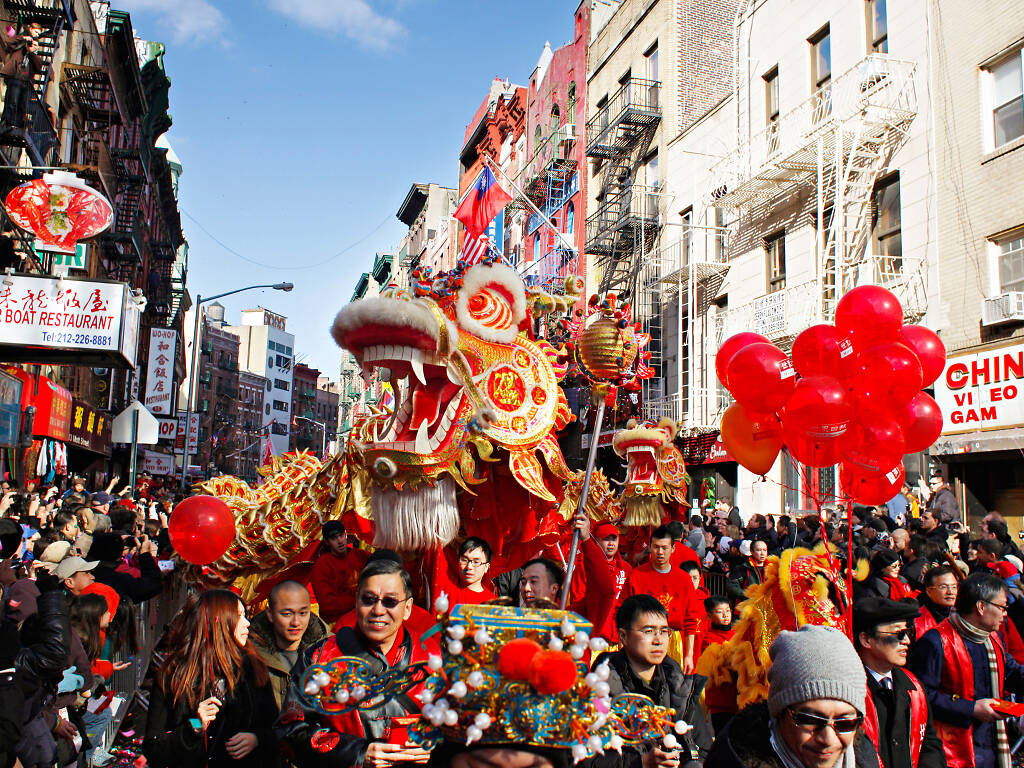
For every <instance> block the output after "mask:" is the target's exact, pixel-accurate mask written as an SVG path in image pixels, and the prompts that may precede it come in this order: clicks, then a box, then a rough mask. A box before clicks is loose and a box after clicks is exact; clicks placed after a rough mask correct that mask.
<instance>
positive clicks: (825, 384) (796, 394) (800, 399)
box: [783, 376, 854, 440]
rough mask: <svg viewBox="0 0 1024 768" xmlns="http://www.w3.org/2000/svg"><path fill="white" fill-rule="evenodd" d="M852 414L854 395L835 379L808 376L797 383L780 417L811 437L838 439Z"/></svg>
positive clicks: (794, 428)
mask: <svg viewBox="0 0 1024 768" xmlns="http://www.w3.org/2000/svg"><path fill="white" fill-rule="evenodd" d="M853 416H854V408H853V398H852V397H851V396H850V393H849V390H847V388H846V387H844V386H843V385H842V384H840V383H839V381H838V379H834V378H832V377H831V376H809V377H808V378H806V379H800V381H798V382H797V384H796V389H794V390H793V394H792V396H791V397H790V398H789V402H787V403H786V414H785V416H784V417H783V420H784V421H785V423H786V424H787V426H789V428H790V429H791V430H795V431H797V432H800V433H802V434H803V435H804V436H805V437H807V438H808V439H810V440H838V439H839V438H841V437H842V436H843V435H844V434H845V433H846V428H847V425H849V423H850V420H851V419H853Z"/></svg>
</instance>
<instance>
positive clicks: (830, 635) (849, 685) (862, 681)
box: [768, 624, 868, 718]
mask: <svg viewBox="0 0 1024 768" xmlns="http://www.w3.org/2000/svg"><path fill="white" fill-rule="evenodd" d="M768 655H769V656H771V659H772V665H771V667H770V668H769V669H768V685H769V692H768V712H769V714H771V716H772V717H773V718H775V717H778V716H779V715H780V714H782V713H783V712H784V711H785V710H786V708H787V707H791V706H792V705H794V704H798V703H800V702H801V701H809V700H810V699H836V700H838V701H845V702H846V703H848V704H850V705H851V706H852V707H854V709H856V710H857V711H858V712H860V713H861V714H864V700H865V699H866V698H867V695H868V683H867V678H866V677H865V676H864V664H863V663H862V662H861V660H860V656H858V655H857V651H856V650H855V649H854V647H853V644H852V643H851V642H850V641H849V639H848V638H847V637H846V635H844V634H843V633H842V632H840V631H839V630H837V629H830V628H829V627H818V626H814V625H811V624H808V625H806V626H803V627H801V628H800V629H799V630H797V631H796V632H782V633H780V634H779V636H778V637H777V638H775V642H774V643H772V647H771V648H769V649H768Z"/></svg>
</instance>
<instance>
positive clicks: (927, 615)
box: [914, 565, 960, 639]
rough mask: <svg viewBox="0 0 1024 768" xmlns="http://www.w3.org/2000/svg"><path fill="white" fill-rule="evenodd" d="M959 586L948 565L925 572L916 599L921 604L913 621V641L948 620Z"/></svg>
mask: <svg viewBox="0 0 1024 768" xmlns="http://www.w3.org/2000/svg"><path fill="white" fill-rule="evenodd" d="M959 585H960V582H958V581H957V574H955V573H954V572H953V569H952V568H951V567H950V566H948V565H938V566H936V567H934V568H931V569H929V570H927V571H925V574H924V590H923V591H922V592H921V594H920V595H919V596H918V598H917V601H918V602H919V603H920V604H921V615H920V616H918V617H917V618H916V619H915V620H914V638H915V639H916V638H918V637H921V636H922V635H923V634H924V633H925V632H927V631H928V630H929V629H934V628H935V627H937V626H939V622H941V621H944V620H945V619H948V618H949V614H951V613H952V612H953V606H954V605H956V593H957V590H958V589H959Z"/></svg>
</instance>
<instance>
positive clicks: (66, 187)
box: [4, 171, 114, 254]
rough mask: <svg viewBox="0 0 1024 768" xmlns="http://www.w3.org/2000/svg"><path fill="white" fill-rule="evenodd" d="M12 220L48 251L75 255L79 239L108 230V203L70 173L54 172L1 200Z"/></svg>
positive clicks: (110, 215)
mask: <svg viewBox="0 0 1024 768" xmlns="http://www.w3.org/2000/svg"><path fill="white" fill-rule="evenodd" d="M4 204H5V206H6V208H7V212H8V214H10V217H11V220H12V221H13V222H14V223H15V224H17V225H18V226H19V227H21V228H22V229H25V230H28V231H29V232H31V233H32V234H34V235H35V236H36V237H37V238H38V242H39V244H40V245H41V246H42V247H43V248H46V249H49V250H61V251H64V252H66V253H72V254H73V253H74V252H75V244H76V243H77V242H78V241H79V240H87V239H89V238H90V237H95V236H96V235H98V234H100V233H101V232H103V231H104V230H105V229H107V228H108V227H109V226H110V224H111V222H112V221H113V218H114V209H113V208H112V207H111V205H110V202H109V201H108V200H107V198H105V197H104V196H103V195H101V194H100V193H99V192H97V191H96V190H95V189H93V188H92V187H90V186H88V185H87V184H85V182H83V181H82V180H81V179H79V178H78V177H77V176H75V175H74V174H73V173H67V172H64V171H55V172H53V173H47V174H44V175H43V178H41V179H34V180H32V181H29V182H26V183H25V184H21V185H20V186H17V187H15V188H14V189H12V190H11V191H10V192H9V193H8V195H7V199H6V200H5V201H4Z"/></svg>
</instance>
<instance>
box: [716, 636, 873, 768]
mask: <svg viewBox="0 0 1024 768" xmlns="http://www.w3.org/2000/svg"><path fill="white" fill-rule="evenodd" d="M768 653H769V655H770V656H771V659H772V666H771V667H770V668H769V670H768V702H767V704H764V703H761V704H754V705H751V706H749V707H747V708H746V709H744V710H741V711H740V712H738V713H737V714H736V715H735V716H734V717H733V719H732V720H731V721H730V722H729V724H728V726H726V728H725V730H724V731H722V733H720V734H717V735H716V738H715V743H714V745H712V747H711V751H710V753H709V754H708V756H707V759H706V760H705V761H704V768H751V767H752V766H757V767H758V768H878V765H879V761H878V753H877V752H876V751H875V747H874V744H872V743H871V741H870V739H868V738H867V737H866V736H864V735H863V734H862V733H861V724H862V722H863V720H864V717H863V716H864V708H865V699H866V698H867V692H868V689H867V678H866V676H865V672H864V665H863V663H862V662H861V660H860V657H859V656H858V655H857V652H856V651H855V650H854V648H853V644H852V643H850V641H849V640H848V639H847V637H846V635H844V634H843V633H842V632H840V631H839V630H835V629H829V628H827V627H818V626H811V625H808V626H804V627H801V628H800V629H799V630H797V631H796V632H782V633H781V634H779V636H778V637H777V638H775V642H774V643H772V646H771V648H770V649H769V651H768Z"/></svg>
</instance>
